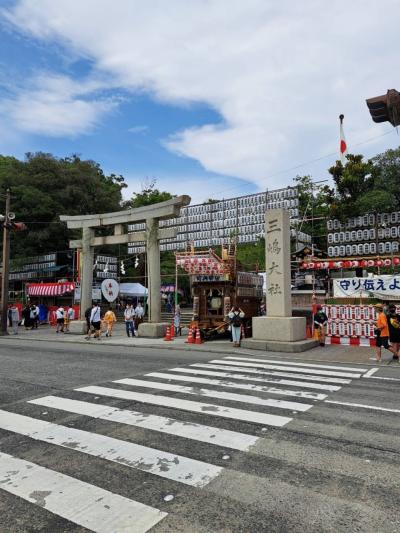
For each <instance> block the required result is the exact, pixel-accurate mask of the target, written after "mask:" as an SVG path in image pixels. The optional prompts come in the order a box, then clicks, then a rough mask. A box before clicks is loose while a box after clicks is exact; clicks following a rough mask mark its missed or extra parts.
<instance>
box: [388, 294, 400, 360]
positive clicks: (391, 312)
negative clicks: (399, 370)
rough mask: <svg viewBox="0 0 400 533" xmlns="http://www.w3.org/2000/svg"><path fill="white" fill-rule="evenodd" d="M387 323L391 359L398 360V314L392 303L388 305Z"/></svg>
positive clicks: (399, 334) (399, 337) (399, 329)
mask: <svg viewBox="0 0 400 533" xmlns="http://www.w3.org/2000/svg"><path fill="white" fill-rule="evenodd" d="M387 323H388V327H389V340H390V344H391V352H392V353H393V361H398V360H399V349H400V315H399V314H397V313H396V306H395V305H394V304H390V305H389V309H388V316H387Z"/></svg>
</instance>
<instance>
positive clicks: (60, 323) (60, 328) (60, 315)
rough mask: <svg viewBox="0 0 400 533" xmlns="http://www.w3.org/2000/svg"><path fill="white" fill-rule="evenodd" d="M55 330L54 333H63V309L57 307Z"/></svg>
mask: <svg viewBox="0 0 400 533" xmlns="http://www.w3.org/2000/svg"><path fill="white" fill-rule="evenodd" d="M56 320H57V329H56V333H60V331H61V333H64V307H61V306H60V307H59V308H58V309H57V311H56Z"/></svg>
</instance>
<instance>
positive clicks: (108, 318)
mask: <svg viewBox="0 0 400 533" xmlns="http://www.w3.org/2000/svg"><path fill="white" fill-rule="evenodd" d="M103 320H104V322H105V323H106V325H107V331H106V337H112V331H113V327H114V324H115V322H116V321H117V317H116V316H115V313H114V311H113V310H112V307H111V305H110V307H109V308H108V311H107V312H106V314H105V315H104V319H103Z"/></svg>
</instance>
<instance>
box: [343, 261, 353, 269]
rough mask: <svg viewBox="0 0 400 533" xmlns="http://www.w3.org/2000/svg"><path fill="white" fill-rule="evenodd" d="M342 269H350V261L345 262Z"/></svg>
mask: <svg viewBox="0 0 400 533" xmlns="http://www.w3.org/2000/svg"><path fill="white" fill-rule="evenodd" d="M343 266H344V268H350V267H351V261H345V262H344V263H343Z"/></svg>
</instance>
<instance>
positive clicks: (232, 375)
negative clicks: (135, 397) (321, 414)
mask: <svg viewBox="0 0 400 533" xmlns="http://www.w3.org/2000/svg"><path fill="white" fill-rule="evenodd" d="M191 366H192V367H194V366H199V367H202V366H203V367H206V368H215V369H216V370H202V369H201V368H181V367H177V368H170V369H169V372H183V373H185V374H195V375H199V374H200V375H203V376H215V377H221V378H228V379H238V380H243V381H248V382H252V381H256V382H258V383H276V384H277V385H289V386H290V387H303V388H304V389H316V390H323V391H328V392H335V391H338V390H340V389H341V387H338V386H336V385H325V384H322V383H309V382H306V381H294V380H292V379H280V378H267V377H263V378H258V377H255V376H254V375H250V376H247V375H245V374H235V373H234V372H235V371H238V372H240V370H237V369H236V368H234V369H232V368H229V367H227V366H225V367H224V366H220V365H191ZM218 370H228V372H218ZM244 371H245V372H246V369H244ZM247 372H249V370H247ZM250 372H254V373H258V374H260V375H262V374H263V372H258V371H257V370H250ZM296 377H297V376H296Z"/></svg>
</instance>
